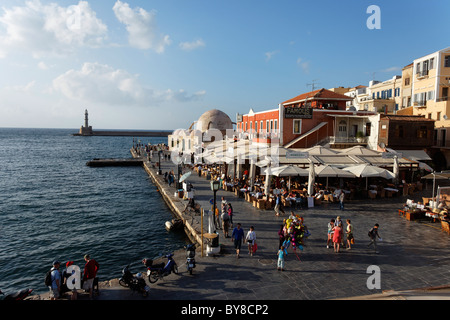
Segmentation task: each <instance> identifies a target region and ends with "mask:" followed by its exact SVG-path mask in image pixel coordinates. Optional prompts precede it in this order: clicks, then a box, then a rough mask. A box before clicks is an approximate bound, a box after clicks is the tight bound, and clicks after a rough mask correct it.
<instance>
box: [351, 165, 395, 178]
mask: <svg viewBox="0 0 450 320" xmlns="http://www.w3.org/2000/svg"><path fill="white" fill-rule="evenodd" d="M343 170H345V171H349V172H351V173H353V174H354V175H355V176H357V177H363V178H368V177H380V178H385V179H393V178H395V176H394V174H393V173H392V172H391V171H389V170H386V169H383V168H380V167H376V166H372V165H370V164H360V165H357V166H350V167H346V168H343Z"/></svg>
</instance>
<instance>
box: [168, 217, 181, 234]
mask: <svg viewBox="0 0 450 320" xmlns="http://www.w3.org/2000/svg"><path fill="white" fill-rule="evenodd" d="M165 225H166V230H167V231H173V230H178V229H180V228H182V227H183V220H181V219H172V221H166V224H165Z"/></svg>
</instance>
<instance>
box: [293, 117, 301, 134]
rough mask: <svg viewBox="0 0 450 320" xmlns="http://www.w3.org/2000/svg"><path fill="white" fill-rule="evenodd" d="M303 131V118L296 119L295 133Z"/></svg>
mask: <svg viewBox="0 0 450 320" xmlns="http://www.w3.org/2000/svg"><path fill="white" fill-rule="evenodd" d="M300 133H302V120H301V119H296V120H294V134H300Z"/></svg>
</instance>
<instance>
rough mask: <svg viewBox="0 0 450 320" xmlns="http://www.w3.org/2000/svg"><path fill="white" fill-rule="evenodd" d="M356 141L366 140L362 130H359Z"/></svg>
mask: <svg viewBox="0 0 450 320" xmlns="http://www.w3.org/2000/svg"><path fill="white" fill-rule="evenodd" d="M356 141H358V142H363V141H364V133H363V132H362V131H358V132H357V133H356Z"/></svg>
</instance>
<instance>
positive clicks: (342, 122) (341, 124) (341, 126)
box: [338, 120, 347, 132]
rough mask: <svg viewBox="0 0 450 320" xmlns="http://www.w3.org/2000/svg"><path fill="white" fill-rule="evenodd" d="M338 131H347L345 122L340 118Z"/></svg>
mask: <svg viewBox="0 0 450 320" xmlns="http://www.w3.org/2000/svg"><path fill="white" fill-rule="evenodd" d="M338 131H339V132H347V122H345V121H344V120H341V121H340V122H339V127H338Z"/></svg>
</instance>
